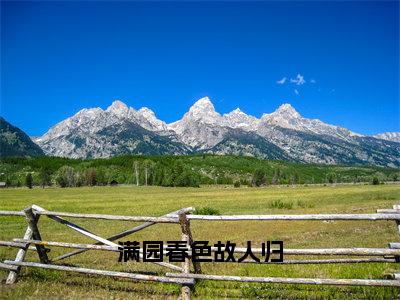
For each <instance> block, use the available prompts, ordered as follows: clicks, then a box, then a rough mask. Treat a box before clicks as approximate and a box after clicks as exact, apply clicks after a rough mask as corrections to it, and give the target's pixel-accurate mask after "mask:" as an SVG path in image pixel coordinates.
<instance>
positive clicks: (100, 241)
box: [0, 205, 400, 299]
mask: <svg viewBox="0 0 400 300" xmlns="http://www.w3.org/2000/svg"><path fill="white" fill-rule="evenodd" d="M193 211H194V208H191V207H188V208H183V209H180V210H177V211H174V212H171V213H169V214H166V215H164V216H161V217H144V216H116V215H104V214H77V213H68V212H54V211H48V210H45V209H43V208H42V207H39V206H37V205H32V206H30V207H28V208H26V209H24V210H23V211H0V216H20V217H25V218H26V221H27V228H26V231H25V234H24V236H23V238H15V239H13V240H12V241H0V246H5V247H16V248H19V250H18V252H17V255H16V257H15V259H14V260H5V261H4V262H0V269H5V270H8V271H9V274H8V276H7V279H6V283H7V284H13V283H14V282H15V281H16V279H17V276H18V273H19V272H20V269H21V267H34V268H44V269H51V270H59V271H68V272H76V273H84V274H94V275H103V276H111V277H119V278H127V279H131V280H134V281H155V282H163V283H174V284H178V285H180V286H181V298H182V299H190V287H191V286H192V285H194V284H195V280H197V279H201V280H215V281H239V282H261V283H285V284H323V285H353V286H388V287H400V274H393V276H392V278H393V279H328V278H285V277H243V276H223V275H211V274H202V272H201V266H200V263H199V262H195V261H193V260H192V259H191V258H192V255H191V244H192V242H193V236H192V232H191V229H190V221H191V220H206V221H243V220H260V221H274V220H285V221H297V220H314V221H315V220H317V221H318V220H320V221H321V220H322V221H325V220H354V221H357V220H368V221H377V220H389V221H395V222H396V225H397V229H398V231H399V232H400V206H399V205H395V206H393V209H381V210H377V212H376V213H373V214H308V215H307V214H306V215H236V216H209V215H192V214H191V213H192V212H193ZM42 215H44V216H47V217H48V218H50V219H52V220H54V221H56V222H58V223H61V224H63V225H65V226H67V227H68V228H70V229H72V230H75V231H77V232H79V233H80V234H82V235H84V236H86V237H90V238H91V239H93V240H95V241H96V243H95V244H82V243H66V242H55V241H43V240H42V237H41V234H40V231H39V227H38V221H39V217H40V216H42ZM63 217H69V218H86V219H97V220H115V221H128V222H144V223H142V224H141V225H138V226H135V227H133V228H131V229H128V230H125V231H123V232H120V233H117V234H115V235H113V236H110V237H107V238H103V237H101V236H99V235H96V234H94V233H92V232H90V231H89V230H86V229H84V228H82V227H81V226H78V225H76V224H75V223H72V222H71V221H68V220H66V219H64V218H63ZM157 223H175V224H179V226H180V228H181V232H182V236H181V239H182V241H184V242H186V244H187V247H188V249H189V257H187V258H186V259H185V261H184V262H182V263H181V266H177V265H175V264H172V263H167V262H153V263H155V264H157V265H160V266H162V267H165V268H167V269H169V270H173V271H174V272H173V273H170V272H167V273H165V275H164V276H152V275H145V274H139V273H128V272H116V271H109V270H97V269H88V268H80V267H71V266H64V265H60V264H54V263H55V262H56V261H60V260H63V259H65V258H67V257H71V256H74V255H77V254H80V253H83V252H85V251H89V250H98V251H113V252H120V251H121V250H120V245H118V244H116V243H114V242H113V241H115V240H118V239H120V238H123V237H126V236H128V235H131V234H133V233H135V232H138V231H139V230H142V229H144V228H147V227H149V226H152V225H155V224H157ZM50 246H54V247H65V248H73V249H75V250H74V251H71V252H68V253H65V254H63V255H61V256H58V257H55V258H52V259H51V260H50V259H49V257H48V255H47V253H48V251H49V249H48V248H46V247H50ZM388 246H389V247H388V248H327V249H283V254H284V255H285V256H292V255H302V256H304V255H311V256H332V255H337V256H352V257H354V256H359V258H351V257H349V258H337V259H307V260H305V259H300V260H294V259H290V260H284V261H283V262H275V263H276V264H338V263H382V262H400V243H389V244H388ZM28 250H34V251H37V253H38V257H39V260H40V262H26V261H24V259H25V254H26V252H27V251H28ZM212 250H216V248H214V247H212ZM246 250H247V248H235V253H245V252H246ZM252 252H253V253H255V254H257V253H262V249H253V248H252ZM139 255H140V258H143V252H142V249H141V250H140V254H139ZM242 263H256V262H254V261H251V260H244V261H242ZM191 264H192V265H193V268H191V267H190V265H191ZM265 264H271V262H267V263H265ZM272 264H273V263H272ZM191 269H193V272H191Z"/></svg>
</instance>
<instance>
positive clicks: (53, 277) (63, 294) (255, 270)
mask: <svg viewBox="0 0 400 300" xmlns="http://www.w3.org/2000/svg"><path fill="white" fill-rule="evenodd" d="M399 202H400V186H399V185H389V184H386V185H379V186H373V185H349V186H308V187H300V186H298V187H286V186H274V187H267V188H247V187H242V188H233V187H224V186H213V187H201V188H166V187H133V186H118V187H81V188H66V189H61V188H46V189H41V188H34V189H32V190H28V189H26V188H19V189H3V190H0V209H1V210H21V209H23V208H25V207H27V206H28V205H31V204H37V205H40V206H42V207H44V208H46V209H48V210H54V211H67V212H80V213H103V214H119V215H148V216H160V215H163V214H166V213H168V212H171V211H174V210H177V209H179V208H183V207H189V206H193V207H196V208H204V207H211V208H213V209H215V210H218V211H219V213H220V214H283V213H288V214H302V213H373V212H375V210H376V209H379V208H391V207H392V205H393V204H395V203H399ZM73 221H74V222H75V223H77V224H78V225H81V226H82V227H84V228H86V229H88V230H90V231H92V232H94V233H96V234H99V235H101V236H103V237H106V236H110V235H113V234H115V233H117V232H120V231H123V230H126V229H128V228H131V227H133V226H134V225H137V224H139V223H133V222H121V221H106V220H103V221H98V220H90V219H74V220H73ZM39 227H40V230H41V233H42V238H43V239H44V240H51V241H65V242H77V243H79V242H82V243H92V242H93V241H92V240H90V239H88V238H85V237H84V236H82V235H80V234H78V233H76V232H74V231H72V230H70V229H68V228H66V227H65V226H63V225H61V224H58V223H56V222H54V221H52V220H50V219H48V218H46V217H45V216H42V217H41V220H40V223H39ZM25 228H26V223H25V221H24V219H23V218H18V217H1V219H0V239H1V240H12V238H16V237H22V236H23V234H24V231H25ZM191 228H192V232H193V236H194V239H195V240H208V241H210V242H211V243H214V242H217V241H218V240H220V241H222V242H226V241H227V240H230V241H232V242H236V243H237V244H238V246H239V245H242V246H244V245H245V243H246V241H247V240H250V241H252V245H253V247H257V248H258V247H260V244H261V242H263V241H266V240H283V241H284V247H285V248H323V247H371V248H372V247H383V248H385V247H387V243H388V242H395V241H399V235H398V233H397V231H396V226H395V223H394V222H393V221H369V222H368V221H335V222H323V221H240V222H220V221H213V222H211V221H208V222H205V221H197V220H196V221H192V222H191ZM179 239H180V227H179V226H178V225H176V224H158V225H155V226H151V227H149V228H146V229H144V230H142V231H139V232H137V233H135V234H133V235H131V236H128V237H125V238H123V239H121V240H122V241H127V240H130V241H133V240H137V241H143V240H164V241H167V240H179ZM67 251H69V249H66V248H56V247H52V248H51V252H50V253H49V257H50V259H51V258H52V257H56V256H57V255H59V254H62V253H65V252H67ZM16 252H17V250H16V249H13V248H6V247H1V248H0V260H1V261H3V260H5V259H13V258H14V257H15V254H16ZM297 258H300V257H295V256H291V257H288V256H286V257H285V259H297ZM314 258H316V257H314ZM321 258H322V257H321ZM325 258H327V257H325ZM26 260H29V261H38V258H37V254H36V253H35V252H33V251H29V252H28V255H27V258H26ZM117 260H118V254H117V253H111V252H110V253H109V252H103V251H89V252H86V253H84V254H80V255H77V256H73V257H71V258H68V259H65V260H64V261H60V262H59V263H63V264H68V265H71V266H82V267H88V268H96V269H109V270H119V271H129V272H139V271H141V272H146V273H150V274H160V275H161V274H162V273H163V272H166V271H168V272H169V270H167V269H164V268H162V267H159V266H155V265H153V264H149V263H143V262H140V263H135V262H127V263H119V262H118V261H117ZM202 268H203V271H204V273H208V274H220V275H242V276H282V277H312V278H316V277H320V278H385V276H387V274H390V273H393V272H395V271H396V270H397V272H400V268H399V266H398V265H396V264H389V263H369V264H366V263H365V264H341V265H256V264H237V263H203V264H202ZM6 275H7V273H6V272H4V271H0V276H1V278H2V279H3V278H5V277H6ZM179 291H180V287H179V286H177V285H173V284H161V283H146V282H138V283H136V282H132V281H128V280H122V279H121V280H120V279H115V278H104V277H99V276H88V275H83V274H77V273H66V272H59V271H51V270H42V269H35V268H23V269H22V272H21V275H20V277H19V280H18V282H17V283H16V284H15V285H13V286H6V285H5V284H2V285H0V298H4V299H5V298H7V299H21V298H27V299H33V298H38V297H39V298H48V299H54V298H57V299H78V298H87V299H99V298H103V299H104V298H106V299H146V298H153V299H168V298H171V299H176V298H177V297H178V295H179ZM398 293H399V290H398V289H395V288H385V287H335V286H311V285H283V284H255V283H251V284H250V283H230V282H211V281H200V282H198V283H197V284H196V286H195V289H194V290H193V294H192V295H193V297H194V298H197V299H215V298H283V299H287V298H313V299H314V298H335V299H345V298H346V299H392V298H397V295H398Z"/></svg>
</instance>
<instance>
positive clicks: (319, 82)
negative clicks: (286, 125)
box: [1, 1, 400, 135]
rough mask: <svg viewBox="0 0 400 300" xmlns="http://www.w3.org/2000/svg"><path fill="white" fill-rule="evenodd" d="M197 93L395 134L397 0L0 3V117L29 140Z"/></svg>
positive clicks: (176, 104)
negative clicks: (77, 116) (91, 114)
mask: <svg viewBox="0 0 400 300" xmlns="http://www.w3.org/2000/svg"><path fill="white" fill-rule="evenodd" d="M297 74H300V75H302V76H304V80H305V83H304V84H303V80H302V79H301V77H298V78H296V76H297ZM285 77H286V78H287V79H286V81H285V80H282V79H284V78H285ZM291 79H293V81H294V82H291ZM277 81H280V82H281V83H282V82H283V81H284V83H283V84H279V83H277ZM206 95H208V96H209V97H210V98H211V99H212V100H213V102H214V105H215V107H216V109H217V111H219V112H221V113H226V112H229V111H230V110H232V109H235V108H236V107H240V108H241V109H242V110H243V111H244V112H246V113H249V114H252V115H255V116H257V117H259V116H260V115H261V114H262V113H263V112H271V111H273V110H275V109H276V107H277V106H279V105H280V104H281V103H284V102H289V103H291V104H292V105H293V106H294V107H295V108H296V109H297V110H298V111H299V112H300V113H301V114H302V115H303V116H305V117H310V118H319V119H321V120H322V121H324V122H327V123H331V124H336V125H341V126H344V127H347V128H349V129H351V130H353V131H356V132H359V133H363V134H375V133H378V132H383V131H399V130H400V128H399V127H400V125H399V101H400V100H399V2H398V1H395V2H383V1H379V2H362V1H360V2H314V1H311V2H304V3H302V2H252V3H245V2H233V3H227V2H217V3H211V2H203V3H201V2H196V3H193V2H192V3H188V2H186V3H184V2H176V3H171V2H170V3H146V2H117V3H111V2H65V3H63V2H4V1H2V2H1V115H2V116H3V117H5V118H6V119H7V120H8V121H10V122H11V123H13V124H15V125H16V126H18V127H20V128H21V129H23V130H25V131H26V132H27V133H28V134H30V135H41V134H43V133H44V132H45V131H46V130H47V129H48V128H49V127H50V126H52V125H54V124H55V123H57V122H59V121H61V120H62V119H64V118H66V117H68V116H70V115H72V114H74V113H76V112H77V111H78V110H80V109H81V108H84V107H97V106H100V107H102V108H105V107H107V106H108V105H109V104H110V103H111V101H112V100H113V99H121V100H122V101H124V102H125V103H127V104H128V105H130V106H133V107H134V108H140V107H142V106H147V107H150V108H151V109H153V110H154V111H155V112H156V114H157V116H158V117H159V118H160V119H163V120H165V121H167V122H171V121H175V120H177V119H179V118H181V116H182V115H183V114H184V113H185V112H186V111H187V110H188V108H189V107H190V105H191V104H192V103H193V102H194V101H195V100H196V99H198V98H200V97H203V96H206Z"/></svg>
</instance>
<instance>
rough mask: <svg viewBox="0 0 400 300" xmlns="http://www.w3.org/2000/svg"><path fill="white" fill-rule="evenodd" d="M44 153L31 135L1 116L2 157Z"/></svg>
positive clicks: (0, 140)
mask: <svg viewBox="0 0 400 300" xmlns="http://www.w3.org/2000/svg"><path fill="white" fill-rule="evenodd" d="M42 155H44V153H43V150H42V149H41V148H40V147H39V146H38V145H36V144H35V143H34V142H33V141H32V140H31V139H30V138H29V136H27V135H26V134H25V133H24V132H23V131H22V130H21V129H19V128H17V127H15V126H13V125H11V124H10V123H8V122H7V121H6V120H5V119H4V118H2V117H0V157H6V156H19V157H21V156H22V157H34V156H42Z"/></svg>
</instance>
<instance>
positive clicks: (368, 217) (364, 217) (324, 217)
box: [187, 213, 400, 221]
mask: <svg viewBox="0 0 400 300" xmlns="http://www.w3.org/2000/svg"><path fill="white" fill-rule="evenodd" d="M187 218H188V219H190V220H207V221H244V220H247V221H253V220H254V221H258V220H260V221H279V220H282V221H283V220H284V221H300V220H301V221H306V220H317V221H331V220H341V221H343V220H360V221H378V220H388V221H390V220H393V221H396V220H400V214H386V213H376V214H313V215H260V216H255V215H238V216H204V215H189V216H187Z"/></svg>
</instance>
